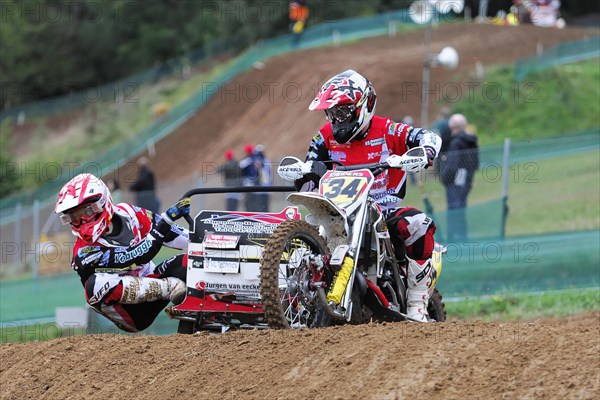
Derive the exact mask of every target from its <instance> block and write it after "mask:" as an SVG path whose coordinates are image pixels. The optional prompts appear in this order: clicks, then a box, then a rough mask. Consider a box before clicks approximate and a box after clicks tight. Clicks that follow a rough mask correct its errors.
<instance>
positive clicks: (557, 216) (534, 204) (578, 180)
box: [404, 151, 600, 236]
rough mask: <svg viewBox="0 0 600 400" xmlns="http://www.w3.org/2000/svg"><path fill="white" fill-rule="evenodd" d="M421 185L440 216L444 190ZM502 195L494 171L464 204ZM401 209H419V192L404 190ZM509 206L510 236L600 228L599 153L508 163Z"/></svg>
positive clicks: (481, 177)
mask: <svg viewBox="0 0 600 400" xmlns="http://www.w3.org/2000/svg"><path fill="white" fill-rule="evenodd" d="M533 156H534V155H532V157H533ZM492 172H494V173H492ZM486 174H487V175H486ZM421 180H423V181H424V182H425V190H426V193H427V194H428V196H429V199H430V201H431V202H432V204H433V206H434V210H435V212H436V213H439V212H443V211H444V210H445V209H446V196H445V192H444V187H443V186H442V185H441V183H439V182H438V181H437V179H436V178H435V177H434V176H433V175H422V177H421ZM501 195H502V179H497V178H496V177H495V170H494V171H492V170H491V169H490V170H489V171H485V170H479V171H478V172H477V174H476V176H475V180H474V184H473V190H472V191H471V193H470V195H469V199H468V204H469V205H478V204H483V203H486V202H489V201H492V200H496V199H500V198H501ZM404 204H406V205H412V206H415V207H417V208H421V209H423V201H422V199H421V194H420V191H419V188H417V187H416V186H409V187H408V189H407V195H406V197H405V203H404ZM508 206H509V214H508V219H507V227H506V234H507V235H508V236H512V235H528V234H542V233H549V232H566V231H576V230H589V229H598V228H600V155H599V153H598V152H597V151H591V152H586V153H581V154H575V155H570V156H561V157H556V158H550V159H546V160H537V161H535V158H534V160H532V161H531V162H520V163H511V170H510V175H509V189H508ZM493 211H494V212H495V211H497V210H493ZM484 217H490V216H489V215H486V216H484Z"/></svg>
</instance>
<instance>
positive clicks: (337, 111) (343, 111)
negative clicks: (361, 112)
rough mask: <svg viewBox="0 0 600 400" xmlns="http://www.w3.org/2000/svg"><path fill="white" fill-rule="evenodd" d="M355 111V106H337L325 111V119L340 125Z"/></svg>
mask: <svg viewBox="0 0 600 400" xmlns="http://www.w3.org/2000/svg"><path fill="white" fill-rule="evenodd" d="M355 111H356V107H355V106H354V104H348V105H341V106H335V107H333V108H329V109H327V110H325V117H326V118H327V121H329V122H333V123H338V124H339V123H342V122H344V121H347V120H348V118H350V117H351V116H352V115H353V114H354V112H355Z"/></svg>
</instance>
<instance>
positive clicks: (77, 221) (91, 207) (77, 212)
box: [60, 201, 102, 226]
mask: <svg viewBox="0 0 600 400" xmlns="http://www.w3.org/2000/svg"><path fill="white" fill-rule="evenodd" d="M100 212H102V206H101V205H100V202H99V201H97V202H95V203H90V204H86V205H84V206H83V207H78V208H75V209H73V210H68V211H66V212H64V213H63V214H61V215H60V221H61V222H62V223H63V225H67V224H71V225H75V226H78V225H81V224H82V223H85V222H90V221H92V220H93V219H94V218H95V217H96V215H98V214H99V213H100Z"/></svg>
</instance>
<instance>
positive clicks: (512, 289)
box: [0, 230, 600, 339]
mask: <svg viewBox="0 0 600 400" xmlns="http://www.w3.org/2000/svg"><path fill="white" fill-rule="evenodd" d="M598 243H600V233H599V232H598V230H594V231H582V232H570V233H560V234H553V235H539V236H522V237H512V238H507V239H505V240H496V241H492V240H484V241H477V240H471V241H466V242H454V243H446V246H447V248H448V252H447V253H446V255H445V256H444V260H443V269H442V275H441V277H440V279H439V282H438V288H439V289H440V291H441V292H442V293H443V295H444V297H446V298H451V297H470V298H476V297H479V296H486V295H501V294H503V293H527V292H538V291H547V290H560V289H569V288H589V287H600V249H599V248H598ZM57 307H61V308H64V307H87V306H86V302H85V299H84V295H83V287H82V285H81V283H80V282H79V280H78V278H77V274H76V273H75V272H71V273H69V274H63V275H58V276H53V277H47V278H44V279H39V280H31V279H28V280H21V281H13V282H10V281H0V327H1V328H3V329H9V330H15V331H18V332H21V333H23V334H26V333H27V329H28V330H29V332H30V333H31V332H33V333H31V334H37V335H41V334H42V333H40V332H39V331H36V330H35V328H31V327H29V328H25V327H26V326H29V325H35V324H43V323H47V322H52V321H54V315H55V311H56V308H57ZM92 315H94V313H92ZM87 325H88V326H87V330H88V332H92V333H100V332H112V333H118V330H117V329H116V327H114V325H112V324H111V323H110V322H109V321H107V320H105V319H103V318H101V317H97V316H94V317H93V318H92V319H91V320H88V322H87ZM67 327H70V328H71V329H73V328H74V327H77V323H76V322H75V321H73V322H72V323H71V324H67ZM67 327H65V326H63V327H61V329H66V328H67ZM48 329H57V328H56V327H54V328H48ZM176 329H177V321H172V320H169V319H168V318H167V317H166V316H165V315H164V314H163V315H161V316H160V317H159V318H158V319H157V321H156V322H155V323H154V324H153V326H152V327H150V328H149V329H148V330H147V331H145V332H144V333H146V334H169V333H175V332H176ZM38 339H43V338H38Z"/></svg>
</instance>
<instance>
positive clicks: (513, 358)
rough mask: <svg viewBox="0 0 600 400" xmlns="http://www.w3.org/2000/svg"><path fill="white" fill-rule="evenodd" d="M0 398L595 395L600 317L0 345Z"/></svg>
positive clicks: (599, 384) (599, 393)
mask: <svg viewBox="0 0 600 400" xmlns="http://www.w3.org/2000/svg"><path fill="white" fill-rule="evenodd" d="M0 360H1V367H0V383H1V390H0V394H1V398H2V399H6V400H9V399H10V400H13V399H14V400H22V399H62V400H67V399H92V398H94V399H130V400H134V399H140V400H141V399H260V400H267V399H294V400H295V399H461V400H462V399H597V398H600V313H590V314H586V315H581V316H575V317H570V318H564V319H548V320H537V321H520V322H504V323H482V322H473V323H466V322H446V323H441V324H428V325H424V324H415V323H387V324H370V325H363V326H344V327H334V328H325V329H318V330H295V331H291V330H288V331H276V330H267V331H238V332H229V333H225V334H222V335H197V336H183V335H172V336H162V337H155V336H133V337H132V336H121V335H113V334H107V335H90V336H79V337H69V338H63V339H57V340H52V341H47V342H30V343H24V344H5V345H2V346H0Z"/></svg>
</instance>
